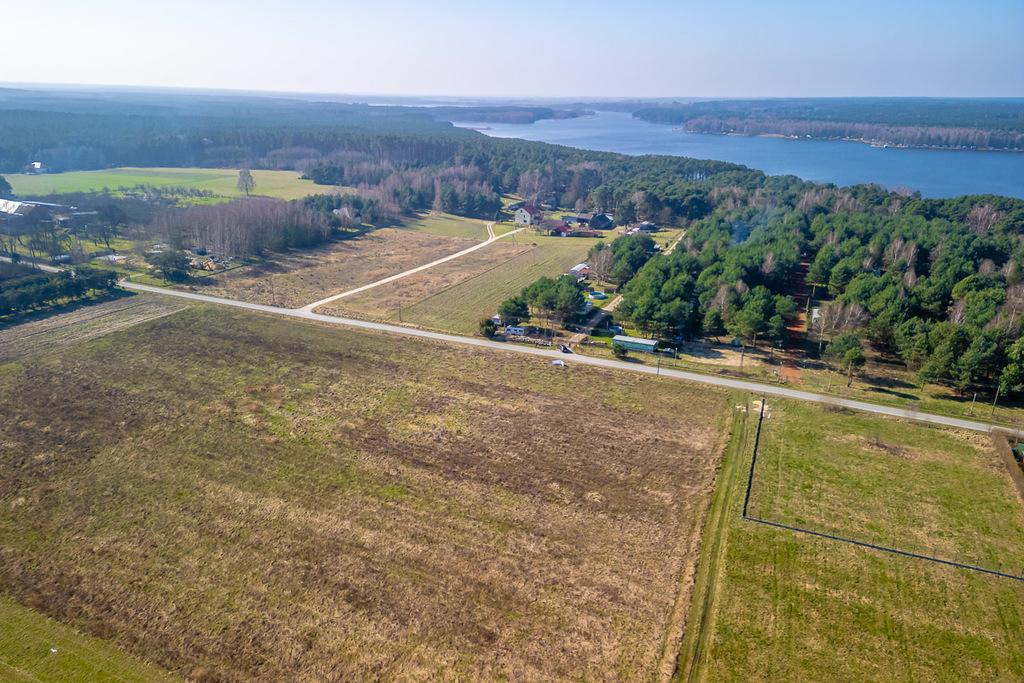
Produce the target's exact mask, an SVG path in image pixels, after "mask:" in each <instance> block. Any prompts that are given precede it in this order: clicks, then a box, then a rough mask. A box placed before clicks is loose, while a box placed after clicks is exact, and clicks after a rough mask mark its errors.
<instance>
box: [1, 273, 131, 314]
mask: <svg viewBox="0 0 1024 683" xmlns="http://www.w3.org/2000/svg"><path fill="white" fill-rule="evenodd" d="M116 286H117V274H116V273H114V272H112V271H109V270H96V269H92V268H76V269H74V270H63V271H61V272H59V273H41V274H32V275H25V276H22V277H15V278H10V279H6V280H0V316H8V315H17V314H23V313H26V312H29V311H37V310H42V309H46V308H51V307H53V306H56V305H59V304H64V303H67V302H69V301H75V300H79V299H84V298H86V297H90V296H94V295H96V294H100V293H107V292H110V291H111V290H113V289H114V288H115V287H116Z"/></svg>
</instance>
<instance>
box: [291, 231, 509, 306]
mask: <svg viewBox="0 0 1024 683" xmlns="http://www.w3.org/2000/svg"><path fill="white" fill-rule="evenodd" d="M521 230H525V228H518V229H516V230H512V231H510V232H506V233H505V234H504V235H495V234H494V223H493V222H491V223H488V224H487V235H488V237H487V239H485V240H484V241H483V242H480V243H479V244H474V245H473V246H471V247H469V248H468V249H463V250H462V251H458V252H455V253H454V254H449V255H448V256H444V257H442V258H439V259H437V260H436V261H431V262H430V263H424V264H423V265H422V266H417V267H415V268H412V269H410V270H407V271H405V272H402V273H398V274H397V275H391V276H389V277H386V278H384V279H383V280H377V281H376V282H371V283H370V284H368V285H363V286H362V287H356V288H355V289H350V290H348V291H347V292H342V293H341V294H334V295H333V296H329V297H327V298H326V299H320V301H314V302H313V303H311V304H306V305H305V306H303V307H302V308H300V309H299V310H300V311H313V310H315V309H317V308H320V307H321V306H323V305H324V304H329V303H331V302H332V301H337V300H338V299H344V298H345V297H349V296H353V295H355V294H359V293H360V292H365V291H366V290H368V289H373V288H374V287H380V286H381V285H386V284H387V283H389V282H394V281H395V280H401V279H402V278H403V277H408V276H409V275H414V274H416V273H420V272H422V271H424V270H427V269H428V268H433V267H434V266H439V265H441V264H442V263H446V262H448V261H452V260H454V259H457V258H459V257H460V256H465V255H466V254H469V253H471V252H474V251H476V250H477V249H483V248H484V247H486V246H487V245H488V244H490V243H491V242H494V241H495V240H500V239H502V238H503V237H508V236H509V235H514V234H515V233H517V232H520V231H521Z"/></svg>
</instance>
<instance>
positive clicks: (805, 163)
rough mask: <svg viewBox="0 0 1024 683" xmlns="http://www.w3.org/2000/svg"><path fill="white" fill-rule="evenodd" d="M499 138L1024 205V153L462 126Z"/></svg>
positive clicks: (632, 126) (639, 127) (592, 122)
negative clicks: (1016, 200) (1002, 198)
mask: <svg viewBox="0 0 1024 683" xmlns="http://www.w3.org/2000/svg"><path fill="white" fill-rule="evenodd" d="M461 125H465V126H467V127H473V128H478V129H480V130H481V132H483V133H486V134H487V135H491V136H494V137H503V138H523V139H524V140H540V141H542V142H551V143H555V144H559V145H569V146H571V147H582V148H585V149H594V150H601V151H605V152H620V153H623V154H672V155H675V156H687V157H695V158H697V159H718V160H720V161H731V162H734V163H737V164H743V165H745V166H749V167H750V168H756V169H759V170H761V171H764V172H765V173H768V174H770V175H795V176H799V177H801V178H805V179H807V180H817V181H821V182H828V183H835V184H836V185H854V184H857V183H878V184H879V185H882V186H884V187H888V188H894V187H908V188H910V189H912V190H918V191H920V192H921V194H922V195H924V196H925V197H955V196H958V195H963V194H1002V195H1008V196H1012V197H1020V198H1022V199H1024V153H1021V152H961V151H946V150H930V149H895V148H891V147H890V148H878V147H871V146H870V145H865V144H863V143H859V142H843V141H827V140H786V139H783V138H768V137H739V136H732V135H702V134H698V133H686V132H683V131H681V130H679V129H676V128H673V127H671V126H665V125H661V124H654V123H646V122H644V121H640V120H637V119H634V118H633V117H632V116H631V115H630V114H623V113H619V112H598V113H597V114H596V115H594V116H585V117H580V118H577V119H563V120H557V121H556V120H545V121H538V122H537V123H530V124H505V123H481V124H461Z"/></svg>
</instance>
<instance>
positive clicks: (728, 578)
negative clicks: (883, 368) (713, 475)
mask: <svg viewBox="0 0 1024 683" xmlns="http://www.w3.org/2000/svg"><path fill="white" fill-rule="evenodd" d="M750 413H751V414H750V415H749V417H748V418H747V419H745V420H742V419H739V418H738V419H737V422H736V425H735V426H734V429H733V442H732V445H731V447H730V449H729V452H728V456H727V459H726V462H725V464H724V465H723V470H722V475H721V477H720V478H719V487H718V489H717V491H716V499H715V501H714V503H713V506H712V509H711V512H710V514H709V517H708V519H709V522H708V526H707V527H706V528H705V537H704V547H705V550H704V551H703V552H702V556H701V566H700V570H699V571H700V576H699V580H698V585H697V589H696V598H695V603H694V605H695V607H694V613H693V614H692V619H693V621H692V622H691V623H692V624H693V627H692V628H691V629H690V630H689V631H688V633H687V636H686V640H685V642H684V647H683V651H682V657H681V663H682V666H681V669H680V675H679V680H687V681H700V680H706V681H750V680H834V681H863V680H886V681H919V680H936V681H939V680H948V681H964V680H986V681H1018V680H1021V678H1022V677H1024V582H1018V581H1014V580H1012V579H1008V578H1004V577H998V576H992V575H987V574H983V573H978V572H972V571H969V570H965V569H959V568H954V567H949V566H945V565H941V564H936V563H932V562H928V561H926V560H922V559H917V558H911V557H903V556H898V555H893V554H888V553H884V552H880V551H877V550H872V549H868V548H863V547H858V546H854V545H849V544H845V543H841V542H838V541H835V540H831V539H825V538H819V537H815V536H811V535H807V534H802V533H798V532H794V531H790V530H786V529H779V528H774V527H769V526H764V525H761V524H757V523H755V522H752V521H749V520H744V519H742V518H741V511H742V508H743V499H744V493H745V488H746V478H747V472H748V468H749V465H750V456H751V452H752V441H753V438H752V437H753V431H754V429H753V427H754V424H755V423H756V413H755V409H754V408H753V407H752V408H751V411H750ZM758 453H759V455H758V463H757V470H756V473H755V477H754V483H753V487H752V491H751V498H750V510H749V514H750V515H751V516H754V517H759V518H762V519H767V520H770V521H774V522H779V523H784V524H789V525H794V526H798V527H802V528H809V529H812V530H815V531H819V532H822V533H832V534H835V535H838V536H841V537H844V538H851V539H854V540H858V541H863V542H869V543H876V544H879V545H884V546H887V547H895V548H898V549H901V550H906V551H910V552H918V553H922V554H927V555H931V556H937V557H940V558H942V559H948V560H954V561H960V562H965V563H974V564H978V565H981V566H984V567H987V568H991V569H996V570H1000V569H1001V570H1009V571H1012V572H1015V573H1018V574H1020V573H1021V570H1022V569H1024V501H1022V500H1021V499H1020V497H1019V495H1018V493H1017V491H1016V489H1014V488H1013V484H1012V482H1011V479H1010V476H1009V472H1008V470H1007V469H1006V468H1005V466H1004V465H1003V463H1002V462H1000V461H999V459H998V458H997V456H996V453H995V452H994V450H993V446H992V442H991V440H990V437H988V436H983V435H979V434H974V433H965V432H959V431H954V430H948V429H940V428H935V427H927V426H923V425H918V424H914V423H908V422H905V421H900V420H894V419H887V418H881V417H875V416H868V415H863V414H854V413H850V412H846V411H840V410H837V409H829V408H824V407H819V406H815V405H811V404H798V403H791V402H785V401H769V403H768V410H767V417H766V419H765V422H764V428H763V431H762V435H761V442H760V448H759V451H758Z"/></svg>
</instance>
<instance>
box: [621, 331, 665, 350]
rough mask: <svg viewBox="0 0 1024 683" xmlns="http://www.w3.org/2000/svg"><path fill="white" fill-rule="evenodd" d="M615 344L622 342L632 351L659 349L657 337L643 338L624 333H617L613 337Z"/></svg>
mask: <svg viewBox="0 0 1024 683" xmlns="http://www.w3.org/2000/svg"><path fill="white" fill-rule="evenodd" d="M612 343H613V344H622V346H624V347H625V348H627V349H628V350H630V351H644V352H646V353H654V352H655V351H657V350H658V340H657V339H641V338H640V337H628V336H626V335H624V334H617V335H615V336H614V337H612Z"/></svg>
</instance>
